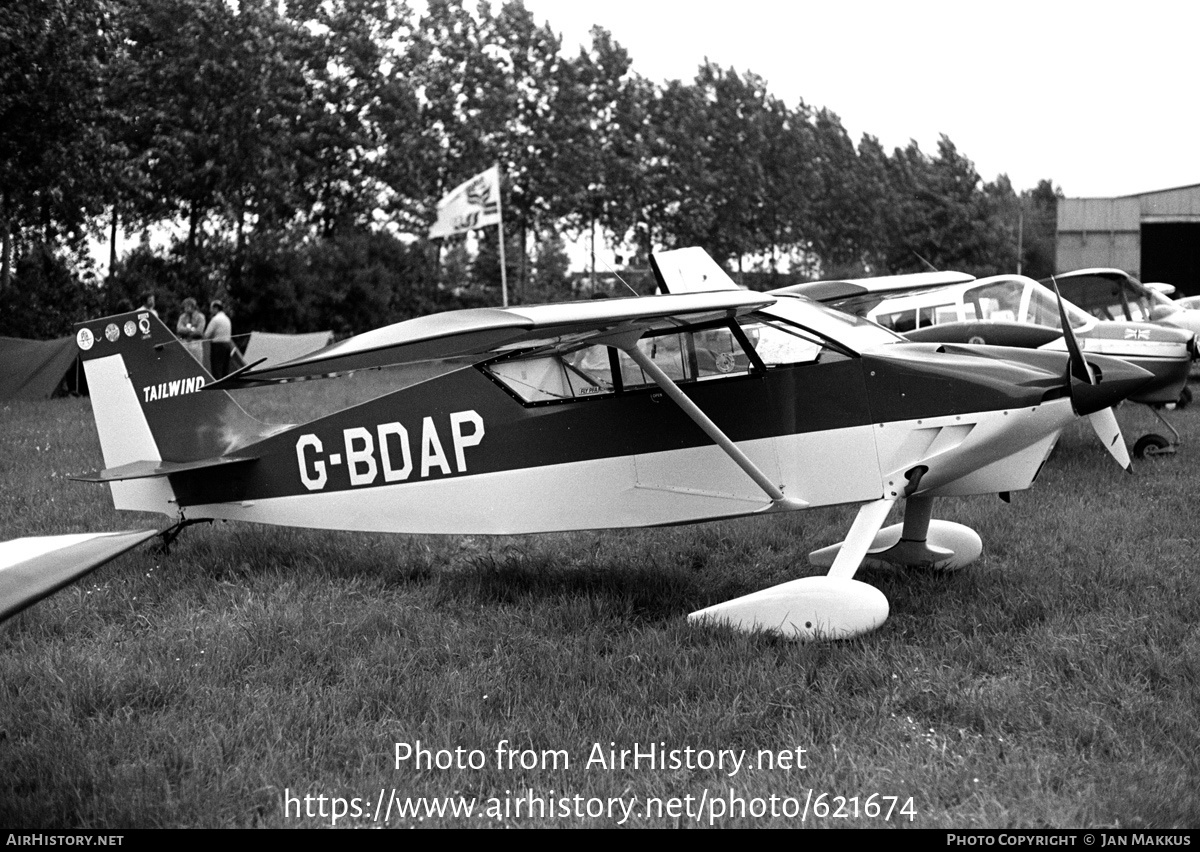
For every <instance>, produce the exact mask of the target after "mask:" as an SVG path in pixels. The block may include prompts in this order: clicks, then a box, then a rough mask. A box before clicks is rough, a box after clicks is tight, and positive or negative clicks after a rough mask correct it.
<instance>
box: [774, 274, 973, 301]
mask: <svg viewBox="0 0 1200 852" xmlns="http://www.w3.org/2000/svg"><path fill="white" fill-rule="evenodd" d="M974 280H975V276H974V275H967V274H966V273H965V272H914V273H911V274H908V275H881V276H879V277H876V278H844V279H837V280H830V281H808V282H805V283H804V284H793V285H791V286H790V287H780V288H779V289H778V290H772V291H771V292H772V293H779V294H786V295H792V296H807V297H808V298H810V299H812V300H813V301H814V302H826V303H828V302H840V301H843V300H845V299H850V298H853V297H855V296H868V295H876V294H880V295H881V294H884V293H906V292H912V291H916V290H936V289H938V288H940V287H948V286H950V285H951V284H965V283H967V282H969V281H974Z"/></svg>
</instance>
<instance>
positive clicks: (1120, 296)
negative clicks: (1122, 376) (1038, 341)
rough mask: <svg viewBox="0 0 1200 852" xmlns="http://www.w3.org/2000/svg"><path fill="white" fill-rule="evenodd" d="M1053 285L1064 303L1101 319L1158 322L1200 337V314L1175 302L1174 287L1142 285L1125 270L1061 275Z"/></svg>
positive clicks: (1085, 270)
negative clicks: (1061, 295)
mask: <svg viewBox="0 0 1200 852" xmlns="http://www.w3.org/2000/svg"><path fill="white" fill-rule="evenodd" d="M1054 281H1055V283H1057V285H1058V289H1059V292H1061V293H1062V294H1063V298H1064V299H1066V300H1067V301H1068V302H1071V303H1072V304H1074V305H1077V306H1078V307H1080V308H1082V309H1083V310H1085V311H1087V312H1088V313H1089V314H1091V315H1092V316H1094V317H1097V318H1098V319H1102V320H1122V319H1123V320H1129V321H1132V322H1159V323H1162V324H1164V325H1171V326H1175V327H1176V328H1185V329H1187V330H1188V331H1190V332H1192V333H1193V334H1197V335H1200V310H1196V309H1194V308H1191V307H1189V306H1188V305H1186V304H1181V303H1180V301H1179V300H1174V299H1172V298H1171V294H1172V293H1174V292H1175V287H1174V286H1172V285H1171V284H1161V283H1145V284H1143V283H1142V282H1141V281H1139V280H1138V279H1136V278H1134V277H1133V276H1132V275H1130V274H1129V273H1128V272H1126V271H1125V270H1124V269H1108V268H1100V269H1076V270H1073V271H1071V272H1060V273H1058V274H1057V275H1055V276H1054ZM1049 282H1050V279H1048V278H1045V279H1042V281H1041V283H1042V284H1049Z"/></svg>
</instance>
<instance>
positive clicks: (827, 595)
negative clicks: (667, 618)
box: [688, 576, 889, 641]
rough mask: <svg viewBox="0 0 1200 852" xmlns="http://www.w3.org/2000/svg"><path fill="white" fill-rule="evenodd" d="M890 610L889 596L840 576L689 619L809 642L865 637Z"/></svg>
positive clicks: (781, 588)
mask: <svg viewBox="0 0 1200 852" xmlns="http://www.w3.org/2000/svg"><path fill="white" fill-rule="evenodd" d="M888 611H889V607H888V601H887V597H886V596H885V595H884V594H883V592H881V591H879V590H878V589H876V588H875V587H874V586H868V585H867V584H866V583H863V582H860V581H859V580H852V579H846V578H843V577H828V576H826V577H804V578H801V579H799V580H792V581H791V582H788V583H782V584H780V585H778V586H772V587H771V588H769V589H762V590H761V591H758V592H753V593H751V594H749V595H744V596H742V597H740V598H734V599H733V600H731V601H725V602H723V603H719V604H714V605H713V606H710V607H707V608H705V609H701V610H697V611H696V612H693V613H692V614H691V615H689V616H688V621H689V622H690V623H692V624H714V625H723V626H726V627H731V628H733V629H735V630H740V631H743V632H747V633H754V632H760V631H763V632H768V633H775V634H778V635H780V636H783V637H784V638H787V639H797V640H801V641H812V640H823V639H850V638H853V637H855V636H861V635H862V634H864V633H869V632H871V631H872V630H875V629H876V628H878V627H879V626H880V625H881V624H883V622H884V621H886V620H887V617H888Z"/></svg>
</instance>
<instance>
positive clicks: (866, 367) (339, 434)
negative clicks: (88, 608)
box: [0, 249, 1150, 638]
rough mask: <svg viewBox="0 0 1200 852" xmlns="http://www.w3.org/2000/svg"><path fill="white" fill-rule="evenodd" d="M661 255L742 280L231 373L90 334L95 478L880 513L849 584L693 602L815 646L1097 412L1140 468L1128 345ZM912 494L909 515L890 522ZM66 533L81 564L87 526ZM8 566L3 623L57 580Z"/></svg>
mask: <svg viewBox="0 0 1200 852" xmlns="http://www.w3.org/2000/svg"><path fill="white" fill-rule="evenodd" d="M654 263H655V268H656V272H657V274H658V276H659V280H660V284H661V285H662V286H663V288H664V289H668V290H669V289H670V288H671V287H672V286H677V287H678V286H679V285H680V284H681V283H682V284H685V285H686V284H696V285H697V286H708V285H716V284H720V285H722V289H711V290H710V291H709V292H692V293H679V294H668V295H659V296H647V297H634V298H623V299H608V300H597V301H588V302H574V303H565V304H549V305H540V306H534V307H511V308H506V309H499V308H480V309H472V310H464V311H453V312H449V313H443V314H437V315H433V316H428V317H422V318H418V319H414V320H408V321H406V322H401V323H397V324H395V325H391V326H388V327H386V328H381V329H378V330H375V331H371V332H367V333H365V334H361V335H359V336H357V337H353V338H350V339H348V340H345V341H342V342H340V343H336V344H334V345H332V346H329V347H327V348H325V349H322V350H320V351H317V352H315V353H312V354H310V355H307V356H305V357H301V358H297V359H294V360H292V361H289V362H285V363H282V364H277V365H274V366H270V367H263V368H258V369H255V367H254V366H253V365H251V366H250V367H248V368H244V369H243V370H242V371H241V372H240V373H239V374H235V375H233V376H230V377H226V378H224V379H222V380H221V381H217V382H214V381H213V379H212V377H211V376H209V375H208V374H207V373H206V372H205V370H204V368H203V367H202V366H201V365H200V364H199V363H198V362H197V361H196V360H195V359H194V358H193V357H192V356H191V355H190V354H188V352H187V351H186V350H185V349H184V348H183V346H182V345H181V344H180V342H179V341H178V340H177V339H176V338H175V337H174V336H173V335H172V334H171V333H170V332H169V331H168V330H167V329H166V328H165V327H164V326H163V325H162V324H161V323H160V322H159V321H158V319H157V317H155V316H153V315H152V314H149V313H147V312H144V311H135V312H132V313H126V314H121V315H117V316H113V317H107V318H104V319H98V320H93V321H89V322H85V323H81V324H80V325H79V326H78V327H77V341H78V344H79V349H80V354H81V357H82V359H83V362H84V368H85V370H86V371H87V379H88V385H89V388H90V389H91V399H92V405H93V408H94V412H95V418H96V425H97V430H98V432H99V437H100V445H101V449H102V452H103V456H104V464H105V469H104V470H102V471H99V472H97V473H96V474H94V475H91V476H87V477H83V478H85V479H88V480H90V481H94V482H100V483H105V484H107V485H108V487H109V488H110V489H111V492H112V497H113V502H114V504H115V506H116V507H117V508H118V509H128V510H138V511H149V512H157V513H161V514H162V515H165V516H167V517H168V518H171V519H173V520H174V521H176V522H177V525H182V524H187V523H194V522H196V521H198V520H201V519H214V518H220V519H226V520H232V521H250V522H254V523H263V524H277V525H284V526H296V527H304V528H319V529H345V530H364V531H387V532H398V533H449V534H455V533H470V534H514V533H537V532H549V531H563V530H577V529H595V528H612V527H644V526H654V525H664V524H684V523H691V522H696V521H705V520H711V519H718V518H731V517H737V516H743V515H752V514H759V513H771V512H787V511H796V510H801V509H807V508H812V507H818V506H831V505H837V504H847V503H862V504H864V505H863V506H862V507H861V509H860V510H859V512H858V515H857V518H856V519H855V520H854V522H853V524H852V525H851V527H850V530H849V533H848V534H847V536H846V539H845V540H844V541H843V542H841V543H840V544H836V545H833V546H831V547H826V548H823V549H821V550H817V551H815V552H813V553H812V554H810V560H811V561H812V562H813V563H814V564H816V565H818V566H821V567H823V568H825V569H827V573H826V574H824V575H823V576H814V577H804V578H802V579H798V580H794V581H791V582H788V583H784V584H782V585H779V586H775V587H772V588H769V589H764V590H762V591H759V592H755V593H753V594H750V595H747V596H744V597H741V598H738V599H735V600H731V601H727V602H723V603H717V604H715V605H713V606H709V607H706V608H703V609H700V610H698V611H697V612H694V613H692V615H691V616H690V618H691V619H692V620H693V621H697V622H718V623H727V624H730V625H732V626H734V627H737V628H741V629H748V630H767V631H776V632H778V633H780V634H783V635H785V636H789V637H795V638H813V637H842V636H852V635H857V634H860V633H863V632H866V631H869V630H872V629H874V628H876V627H878V626H879V625H880V624H881V623H882V622H883V621H884V619H885V618H886V617H887V614H888V602H887V600H886V598H885V597H884V596H883V594H882V593H881V592H879V591H878V590H877V589H875V588H874V587H871V586H869V585H866V584H865V583H862V582H861V581H858V580H855V579H854V574H855V572H856V571H857V570H858V568H859V566H860V565H861V564H863V562H864V560H874V561H879V562H885V563H891V564H898V565H909V566H932V567H937V568H946V569H951V568H958V567H961V566H962V565H965V564H967V563H969V562H971V561H972V560H974V559H975V558H977V557H978V556H979V554H980V553H981V551H982V542H981V541H980V539H979V536H978V535H977V534H976V533H975V532H974V531H973V530H971V529H969V528H967V527H965V526H962V525H959V524H955V523H950V522H947V521H942V520H936V519H934V518H933V509H934V502H935V500H936V499H937V498H938V497H941V496H950V495H968V494H995V493H1000V494H1002V495H1004V494H1006V492H1010V491H1015V490H1019V489H1024V488H1028V487H1029V486H1030V485H1031V484H1032V483H1033V480H1034V478H1035V476H1036V475H1037V473H1038V471H1039V470H1040V468H1041V466H1042V464H1043V462H1044V461H1045V460H1046V458H1047V456H1048V455H1049V453H1050V451H1051V449H1052V448H1053V446H1054V444H1055V442H1056V440H1057V439H1058V437H1059V434H1060V433H1061V431H1062V430H1063V428H1064V427H1066V426H1067V425H1069V424H1070V423H1072V422H1073V421H1074V420H1075V418H1076V417H1077V416H1081V415H1082V416H1086V417H1088V418H1089V419H1090V420H1091V421H1092V423H1093V426H1094V427H1095V428H1096V429H1097V431H1098V432H1099V433H1100V434H1101V435H1102V437H1103V438H1104V440H1105V443H1106V445H1108V446H1109V449H1110V451H1111V452H1112V453H1113V455H1114V456H1116V457H1117V458H1118V460H1120V461H1121V462H1122V464H1124V465H1126V466H1127V465H1128V461H1129V459H1128V455H1127V454H1126V453H1125V451H1124V443H1123V441H1122V440H1121V436H1120V431H1119V429H1118V427H1117V424H1116V420H1115V418H1114V417H1113V415H1112V412H1111V406H1113V405H1114V404H1116V403H1117V402H1119V401H1120V400H1121V399H1123V398H1125V397H1126V396H1128V395H1129V394H1130V393H1134V392H1136V391H1137V389H1138V388H1139V387H1141V386H1142V385H1143V384H1144V383H1145V382H1146V381H1147V380H1148V379H1149V378H1150V377H1149V375H1148V374H1147V373H1146V372H1145V371H1144V370H1142V369H1140V368H1138V367H1135V366H1132V365H1130V364H1128V363H1127V362H1125V361H1121V360H1118V359H1114V358H1108V357H1105V356H1102V355H1093V354H1089V355H1088V358H1087V362H1086V363H1085V361H1084V356H1083V355H1082V353H1081V352H1080V351H1079V350H1078V348H1072V349H1071V350H1070V352H1069V353H1068V352H1061V353H1060V352H1047V351H1036V350H1029V351H1026V350H1015V349H1006V348H999V347H987V346H947V345H938V344H928V343H911V342H906V341H904V340H903V339H902V338H900V337H899V336H897V335H895V334H893V333H892V332H890V331H887V330H885V329H882V328H880V327H879V326H877V325H875V324H873V323H869V322H866V321H862V320H857V319H855V318H852V317H849V316H847V315H845V314H843V313H839V312H836V311H833V310H830V309H828V308H824V307H822V306H820V305H818V304H816V303H815V302H813V301H811V300H809V299H806V298H800V297H795V296H789V295H786V294H780V295H765V294H761V293H751V292H746V291H741V290H738V289H736V288H735V287H733V283H732V281H730V280H729V278H728V276H727V275H726V274H725V273H724V272H723V271H722V270H721V269H720V267H718V266H717V264H716V263H714V262H713V261H712V260H711V259H710V258H709V257H708V255H707V254H705V253H704V252H703V251H700V250H697V249H690V250H689V249H685V250H679V251H676V252H665V253H662V254H659V255H658V256H656V258H655V261H654ZM418 361H421V362H425V361H446V362H449V364H450V368H448V369H447V371H446V372H444V373H443V374H440V375H437V376H435V377H433V378H430V379H428V380H426V381H423V382H420V383H417V384H414V385H411V386H407V387H402V388H400V389H397V390H395V391H394V392H391V393H388V394H386V395H384V396H381V397H379V398H378V399H374V400H371V401H368V402H364V403H362V404H359V405H354V406H351V407H349V408H346V409H344V410H342V411H338V412H335V413H333V414H329V415H328V416H322V417H318V418H317V419H314V420H312V421H310V422H307V423H302V424H299V425H268V424H264V423H261V422H259V421H257V420H255V419H253V418H252V417H250V416H249V415H248V414H247V413H246V412H245V411H244V410H243V409H242V408H241V407H240V406H239V405H238V404H237V402H236V401H235V400H234V398H233V397H232V396H231V395H230V394H229V393H227V392H226V391H227V390H228V389H232V388H238V387H249V386H254V385H261V384H269V383H275V382H287V381H294V380H300V379H307V378H314V377H322V376H330V375H335V374H345V373H348V372H351V371H355V370H365V369H381V368H385V367H390V366H393V365H400V364H406V363H413V362H418ZM1089 364H1090V365H1091V369H1089V366H1088V365H1089ZM899 504H903V506H904V513H903V520H902V522H901V523H897V524H895V525H893V526H889V527H887V528H884V523H885V521H886V519H887V517H888V515H889V513H890V511H891V509H892V508H893V507H894V506H897V505H899ZM177 528H178V526H177V527H172V528H171V530H168V534H172V533H174V532H175V531H177ZM153 534H154V531H149V533H136V534H130V535H131V536H132V537H133V538H131V539H130V540H129V541H116V540H112V541H109V540H101V539H97V540H91V539H89V540H88V541H87V542H84V545H85V546H87V547H91V548H93V550H95V549H99V550H100V551H101V552H100V553H99V554H96V553H93V554H90V555H89V556H88V557H87V559H86V560H84V561H85V562H86V564H85V565H83V566H82V567H80V568H78V569H76V573H80V572H82V571H86V570H88V569H89V568H90V567H92V566H93V565H94V564H98V562H99V561H102V560H103V559H104V558H108V557H109V556H110V555H111V552H112V550H114V549H115V550H119V549H120V548H122V547H124V546H126V545H128V546H134V545H136V544H137V541H136V540H133V539H134V538H136V537H137V536H139V535H153ZM66 543H67V544H71V545H72V547H68V548H67V549H66V550H64V551H60V553H61V554H65V555H64V556H62V557H61V558H62V559H68V560H69V559H71V558H72V556H73V550H74V548H75V547H78V546H79V543H77V542H75V543H73V542H66ZM25 547H29V545H25ZM38 558H42V559H44V554H43V556H41V557H38ZM5 575H6V572H5V571H3V570H0V613H8V614H11V612H13V611H16V609H19V608H20V607H21V606H23V605H25V604H26V603H27V602H28V600H29V595H30V592H29V588H28V585H27V583H23V582H22V581H17V582H9V583H8V584H7V585H5V581H4V579H3V578H4V577H5ZM66 581H67V578H65V576H64V575H60V576H58V577H56V578H55V580H54V583H57V584H59V585H61V582H66ZM51 585H53V584H51ZM46 593H48V592H47V587H46V584H43V586H42V587H40V588H38V589H36V590H35V591H34V596H35V597H36V596H37V595H42V594H46Z"/></svg>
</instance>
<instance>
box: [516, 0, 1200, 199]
mask: <svg viewBox="0 0 1200 852" xmlns="http://www.w3.org/2000/svg"><path fill="white" fill-rule="evenodd" d="M497 2H498V0H497ZM524 2H525V6H526V8H528V9H529V10H530V11H531V12H532V13H533V15H534V17H535V18H536V19H537V20H538V21H539V22H543V21H547V22H549V23H550V25H551V28H552V29H553V30H555V31H556V32H557V33H559V34H560V35H562V36H563V40H564V44H565V45H568V46H569V47H570V48H571V50H572V52H573V50H574V49H575V46H577V45H579V44H581V43H588V42H590V38H589V36H588V32H589V30H590V29H591V27H592V26H593V25H598V26H601V27H604V28H605V29H607V30H608V31H609V32H611V33H612V34H613V37H614V38H615V39H616V41H617V42H618V43H620V44H621V45H622V46H624V47H625V49H626V50H628V51H629V54H630V57H631V58H632V60H633V68H634V70H635V71H637V72H638V73H639V74H641V75H643V76H645V77H648V78H650V79H651V80H654V81H656V82H662V81H664V80H668V79H681V80H687V81H691V80H692V79H694V77H695V74H696V70H697V68H698V67H699V66H700V65H701V64H702V63H703V62H704V60H705V58H708V59H710V60H712V61H713V62H715V63H717V64H718V65H720V66H722V67H723V68H730V67H732V68H734V69H735V70H737V71H738V72H739V73H744V72H746V71H750V72H753V73H755V74H758V75H759V76H760V77H762V78H764V79H765V80H766V82H767V88H768V90H769V91H770V92H771V93H772V94H773V95H775V96H776V97H778V98H780V99H781V100H783V101H784V102H785V103H787V104H788V105H790V106H795V105H796V104H797V103H798V102H799V101H801V100H803V101H805V102H806V103H808V104H809V105H810V106H813V107H826V108H828V109H830V110H831V111H833V112H835V113H837V114H838V115H839V116H840V117H841V120H842V124H843V125H844V126H845V127H846V129H847V130H848V131H849V133H850V136H851V138H852V139H853V140H854V141H855V143H856V144H857V142H858V140H859V139H861V137H862V134H863V133H870V134H871V135H873V136H876V137H878V138H879V140H880V142H882V144H883V146H884V149H885V150H886V151H888V152H889V153H890V152H891V151H892V149H893V148H896V147H903V146H906V145H907V144H908V142H909V140H916V142H917V143H918V144H919V145H920V147H921V149H922V150H923V151H925V152H927V153H936V151H937V141H938V137H939V135H940V134H943V133H944V134H946V135H947V136H948V137H950V140H951V141H952V142H954V144H955V146H956V147H957V148H958V150H959V152H960V153H961V154H963V155H964V156H966V157H967V158H969V159H970V160H972V161H973V162H974V163H975V167H976V169H977V170H978V172H979V174H980V176H981V177H982V178H983V179H984V180H988V181H990V180H994V179H995V178H996V176H997V175H999V174H1002V173H1003V174H1007V175H1008V176H1009V178H1010V179H1011V180H1012V182H1013V186H1014V187H1015V188H1016V189H1017V190H1021V189H1028V188H1032V187H1034V186H1036V185H1037V182H1038V181H1039V180H1041V179H1049V180H1052V181H1053V182H1054V184H1055V185H1056V186H1059V187H1061V188H1062V190H1063V192H1064V193H1065V194H1066V195H1067V196H1068V197H1093V196H1110V195H1127V194H1133V193H1139V192H1147V191H1150V190H1156V189H1167V188H1170V187H1175V186H1184V185H1187V184H1194V183H1200V93H1198V92H1197V91H1196V89H1197V82H1198V81H1200V56H1198V51H1197V46H1198V45H1200V2H1195V0H1191V2H1185V0H1129V2H1122V3H1117V2H1110V0H1090V2H1080V0H1041V2H1031V0H1010V1H1009V2H1004V3H998V2H987V3H981V2H965V0H959V2H952V1H951V0H894V2H883V1H882V0H857V1H856V0H821V2H812V0H791V1H790V2H788V0H775V2H771V0H723V2H720V3H716V2H711V0H691V2H683V0H600V2H597V3H582V2H578V0H524Z"/></svg>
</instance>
